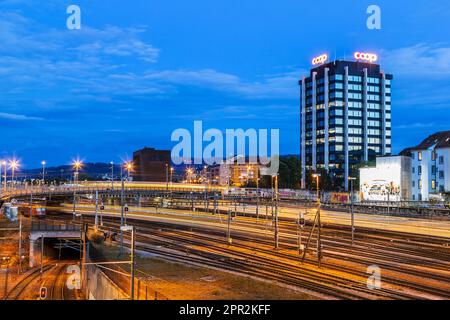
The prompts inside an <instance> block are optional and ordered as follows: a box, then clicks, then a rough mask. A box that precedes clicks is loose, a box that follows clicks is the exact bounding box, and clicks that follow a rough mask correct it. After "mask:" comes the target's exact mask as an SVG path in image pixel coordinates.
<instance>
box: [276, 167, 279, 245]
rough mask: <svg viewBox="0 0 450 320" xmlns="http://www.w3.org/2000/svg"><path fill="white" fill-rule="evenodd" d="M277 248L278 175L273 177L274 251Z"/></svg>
mask: <svg viewBox="0 0 450 320" xmlns="http://www.w3.org/2000/svg"><path fill="white" fill-rule="evenodd" d="M278 246H279V234H278V174H277V175H276V176H275V249H278Z"/></svg>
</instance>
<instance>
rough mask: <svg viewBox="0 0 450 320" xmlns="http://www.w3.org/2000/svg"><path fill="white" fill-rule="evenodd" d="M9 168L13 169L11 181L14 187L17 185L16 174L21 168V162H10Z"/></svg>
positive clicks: (14, 160)
mask: <svg viewBox="0 0 450 320" xmlns="http://www.w3.org/2000/svg"><path fill="white" fill-rule="evenodd" d="M9 168H10V169H11V181H12V184H13V186H14V185H15V182H14V173H15V172H16V170H17V169H18V168H19V161H17V160H16V159H13V160H11V161H9Z"/></svg>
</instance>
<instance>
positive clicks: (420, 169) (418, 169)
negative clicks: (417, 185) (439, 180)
mask: <svg viewBox="0 0 450 320" xmlns="http://www.w3.org/2000/svg"><path fill="white" fill-rule="evenodd" d="M417 173H419V176H420V175H421V174H422V166H418V167H417Z"/></svg>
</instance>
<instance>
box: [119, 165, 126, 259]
mask: <svg viewBox="0 0 450 320" xmlns="http://www.w3.org/2000/svg"><path fill="white" fill-rule="evenodd" d="M120 182H121V191H120V207H121V209H120V227H121V228H120V254H121V255H122V254H123V230H122V227H123V226H124V202H125V200H124V188H125V182H124V180H123V165H121V166H120Z"/></svg>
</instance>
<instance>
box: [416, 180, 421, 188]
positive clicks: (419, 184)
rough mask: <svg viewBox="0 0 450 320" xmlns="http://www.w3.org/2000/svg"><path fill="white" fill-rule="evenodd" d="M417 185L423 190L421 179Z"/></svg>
mask: <svg viewBox="0 0 450 320" xmlns="http://www.w3.org/2000/svg"><path fill="white" fill-rule="evenodd" d="M417 185H418V186H419V189H422V180H421V179H419V181H418V183H417Z"/></svg>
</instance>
